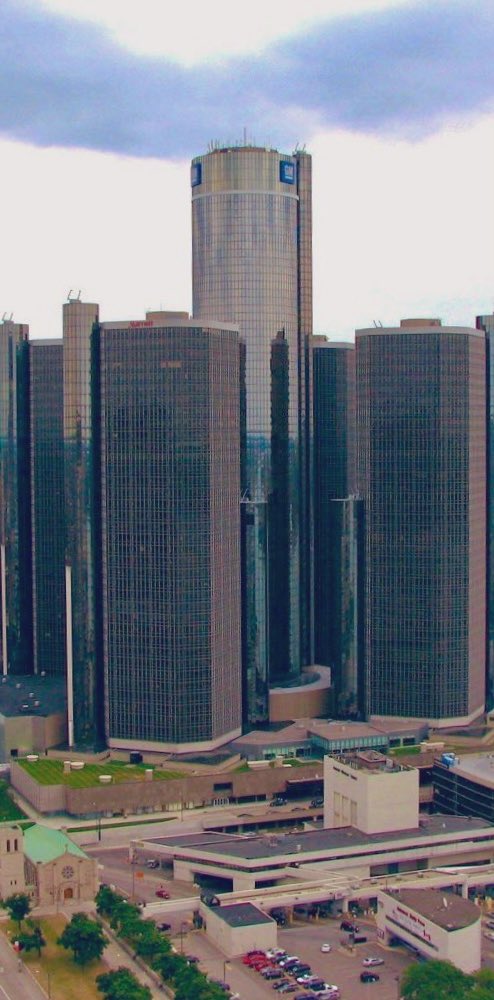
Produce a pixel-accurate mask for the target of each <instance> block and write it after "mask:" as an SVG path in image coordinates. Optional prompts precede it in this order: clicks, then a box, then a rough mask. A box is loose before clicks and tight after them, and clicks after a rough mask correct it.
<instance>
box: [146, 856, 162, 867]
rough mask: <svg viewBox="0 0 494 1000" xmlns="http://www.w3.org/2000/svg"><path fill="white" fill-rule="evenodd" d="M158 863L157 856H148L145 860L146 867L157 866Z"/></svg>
mask: <svg viewBox="0 0 494 1000" xmlns="http://www.w3.org/2000/svg"><path fill="white" fill-rule="evenodd" d="M159 866H160V863H159V861H158V859H157V858H150V859H149V861H146V868H159Z"/></svg>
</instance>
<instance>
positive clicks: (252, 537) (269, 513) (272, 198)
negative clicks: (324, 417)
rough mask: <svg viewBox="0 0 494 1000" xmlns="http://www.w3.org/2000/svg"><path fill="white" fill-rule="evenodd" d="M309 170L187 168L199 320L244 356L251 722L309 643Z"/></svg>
mask: <svg viewBox="0 0 494 1000" xmlns="http://www.w3.org/2000/svg"><path fill="white" fill-rule="evenodd" d="M310 169H311V161H310V157H309V156H307V154H305V153H297V154H295V155H293V156H287V155H284V154H282V153H279V152H277V151H276V150H272V149H263V148H258V147H253V146H239V147H227V148H221V149H214V150H213V151H212V152H210V153H208V154H206V155H204V156H199V157H196V158H195V159H194V160H193V163H192V178H191V181H192V250H193V260H192V266H193V311H194V316H195V317H200V318H203V319H210V320H213V319H214V320H219V321H221V322H227V323H235V324H238V326H239V329H240V336H241V338H242V340H243V341H244V343H245V350H246V365H245V370H246V378H245V381H246V385H245V390H246V421H245V422H246V433H245V454H244V462H243V483H242V511H243V651H244V656H243V659H244V681H245V691H246V705H245V711H246V716H247V718H248V719H249V721H256V720H258V719H262V718H265V717H266V716H267V686H268V681H269V679H271V680H273V681H276V682H280V681H283V680H288V679H289V678H290V677H294V676H296V675H297V674H298V672H299V670H300V666H301V662H302V660H303V657H304V651H303V647H304V642H305V640H304V634H305V632H306V631H307V630H306V627H305V624H304V619H305V618H306V617H307V616H306V611H305V609H306V605H307V600H308V599H307V595H306V593H305V590H306V586H305V583H304V582H303V581H304V580H305V578H306V577H305V576H304V565H303V563H302V560H301V541H302V539H303V538H304V527H305V523H306V517H305V510H306V508H305V495H304V490H305V471H304V448H303V439H304V433H305V422H304V414H305V412H306V397H305V394H306V374H305V363H304V344H305V338H306V337H307V336H308V335H309V334H310V332H311V330H310V326H311V313H312V299H311V276H312V267H311V215H310V203H311V183H310ZM301 499H302V502H301ZM304 551H305V546H304ZM306 576H307V578H308V576H309V574H306Z"/></svg>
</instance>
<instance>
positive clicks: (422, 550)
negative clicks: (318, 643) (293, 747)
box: [356, 320, 486, 725]
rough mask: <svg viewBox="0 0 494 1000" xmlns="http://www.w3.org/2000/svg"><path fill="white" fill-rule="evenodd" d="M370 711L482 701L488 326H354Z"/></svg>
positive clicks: (477, 707) (454, 709) (465, 710)
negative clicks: (363, 518)
mask: <svg viewBox="0 0 494 1000" xmlns="http://www.w3.org/2000/svg"><path fill="white" fill-rule="evenodd" d="M356 360H357V436H358V488H359V493H360V496H361V498H362V502H363V505H364V516H365V555H364V574H365V582H364V590H365V629H364V664H365V690H364V699H365V702H364V703H365V709H366V714H367V715H377V716H380V715H384V716H386V715H387V716H419V717H423V718H425V719H429V720H430V721H433V722H434V723H436V724H437V725H448V724H450V725H451V724H454V723H463V724H465V723H467V722H469V721H471V720H472V719H474V718H476V717H477V716H478V715H480V713H481V712H482V710H483V708H484V700H485V627H486V625H485V623H486V429H485V424H486V420H485V417H486V393H485V336H484V334H483V333H482V332H481V331H479V330H475V329H469V328H465V327H442V326H441V323H440V321H439V320H410V321H407V320H403V321H402V322H401V325H400V326H399V327H393V328H387V329H383V328H381V327H377V328H372V329H366V330H357V333H356Z"/></svg>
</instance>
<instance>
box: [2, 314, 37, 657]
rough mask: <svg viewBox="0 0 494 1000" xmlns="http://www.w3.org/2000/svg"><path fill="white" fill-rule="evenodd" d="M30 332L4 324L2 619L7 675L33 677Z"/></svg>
mask: <svg viewBox="0 0 494 1000" xmlns="http://www.w3.org/2000/svg"><path fill="white" fill-rule="evenodd" d="M28 333H29V327H28V326H27V325H25V324H24V323H13V322H12V320H4V321H3V322H2V323H0V596H1V601H0V617H1V657H2V672H3V673H4V674H6V673H13V674H27V673H31V671H32V668H33V665H32V605H31V520H30V489H29V481H30V468H29V361H28Z"/></svg>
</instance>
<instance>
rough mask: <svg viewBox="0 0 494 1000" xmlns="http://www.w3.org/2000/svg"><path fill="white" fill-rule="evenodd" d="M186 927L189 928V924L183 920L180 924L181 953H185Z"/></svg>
mask: <svg viewBox="0 0 494 1000" xmlns="http://www.w3.org/2000/svg"><path fill="white" fill-rule="evenodd" d="M184 927H185V928H187V924H186V923H185V922H184V921H182V923H181V924H180V954H181V955H183V953H184Z"/></svg>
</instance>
